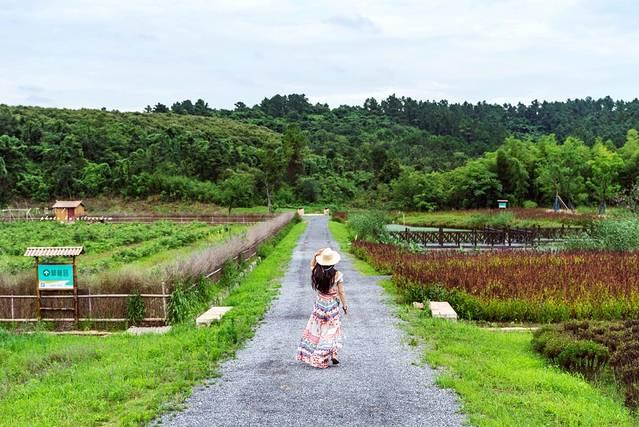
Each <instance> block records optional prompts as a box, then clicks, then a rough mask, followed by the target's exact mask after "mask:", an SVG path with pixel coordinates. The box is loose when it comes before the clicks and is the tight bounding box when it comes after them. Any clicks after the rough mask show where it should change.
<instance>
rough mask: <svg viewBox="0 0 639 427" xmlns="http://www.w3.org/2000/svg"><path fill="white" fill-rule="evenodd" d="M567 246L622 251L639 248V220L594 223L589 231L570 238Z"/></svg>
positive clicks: (569, 247) (570, 247)
mask: <svg viewBox="0 0 639 427" xmlns="http://www.w3.org/2000/svg"><path fill="white" fill-rule="evenodd" d="M565 247H566V248H568V249H583V250H610V251H620V252H621V251H636V250H639V221H637V220H634V219H624V220H605V221H600V222H597V223H594V224H593V225H592V227H591V228H590V230H589V231H587V232H585V233H582V234H580V235H577V236H573V237H571V238H570V239H568V241H567V242H566V243H565Z"/></svg>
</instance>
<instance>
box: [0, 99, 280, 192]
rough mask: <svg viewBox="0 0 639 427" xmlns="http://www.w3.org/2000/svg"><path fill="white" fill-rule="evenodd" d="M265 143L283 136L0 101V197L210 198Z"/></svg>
mask: <svg viewBox="0 0 639 427" xmlns="http://www.w3.org/2000/svg"><path fill="white" fill-rule="evenodd" d="M269 144H276V145H277V144H281V135H279V134H277V133H275V132H273V131H271V130H269V129H266V128H263V127H259V126H254V125H250V124H246V123H242V122H239V121H234V120H229V119H223V118H216V117H198V116H179V115H175V114H144V113H120V112H107V111H101V110H88V109H83V110H65V109H51V108H37V107H8V106H5V105H0V201H4V202H5V203H6V202H7V201H9V200H12V199H15V198H26V199H35V200H38V201H46V200H50V199H52V198H54V197H81V196H96V195H102V194H104V195H109V194H113V195H119V196H124V197H142V196H147V195H151V194H162V195H163V196H164V197H165V198H167V199H199V200H203V201H213V200H214V198H215V195H216V194H217V193H218V191H217V190H218V189H217V188H216V187H215V186H214V185H213V183H214V182H218V181H220V180H222V179H223V178H225V177H227V176H228V175H229V174H230V173H231V172H230V171H233V172H235V171H237V172H240V171H255V169H256V168H257V167H259V165H260V160H259V158H260V154H261V153H262V152H263V151H264V149H265V147H267V146H269Z"/></svg>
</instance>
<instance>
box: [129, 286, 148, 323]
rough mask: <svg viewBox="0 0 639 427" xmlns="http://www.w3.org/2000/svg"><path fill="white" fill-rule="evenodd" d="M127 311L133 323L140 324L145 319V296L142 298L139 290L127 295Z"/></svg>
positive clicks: (130, 321)
mask: <svg viewBox="0 0 639 427" xmlns="http://www.w3.org/2000/svg"><path fill="white" fill-rule="evenodd" d="M126 313H127V316H126V317H127V319H128V321H129V323H131V324H132V325H139V324H140V323H141V322H142V320H143V319H144V298H142V296H141V295H140V292H139V291H136V292H134V293H133V294H132V295H129V296H128V297H127V299H126Z"/></svg>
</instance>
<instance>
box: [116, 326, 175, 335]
mask: <svg viewBox="0 0 639 427" xmlns="http://www.w3.org/2000/svg"><path fill="white" fill-rule="evenodd" d="M170 330H171V327H170V326H156V327H148V328H147V327H138V326H131V327H130V328H129V329H127V330H126V332H127V333H129V334H131V335H146V334H158V335H161V334H166V333H167V332H169V331H170Z"/></svg>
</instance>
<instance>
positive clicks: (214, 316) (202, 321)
mask: <svg viewBox="0 0 639 427" xmlns="http://www.w3.org/2000/svg"><path fill="white" fill-rule="evenodd" d="M232 308H233V307H211V308H209V309H208V310H207V311H205V312H204V313H202V315H201V316H200V317H198V318H197V319H196V320H195V324H196V325H197V326H208V325H210V324H211V323H213V322H215V321H217V320H220V319H221V318H222V317H223V316H224V315H225V314H226V313H227V312H228V311H229V310H230V309H232Z"/></svg>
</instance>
